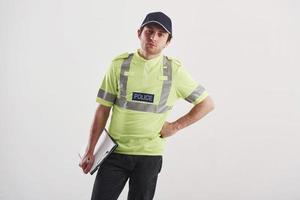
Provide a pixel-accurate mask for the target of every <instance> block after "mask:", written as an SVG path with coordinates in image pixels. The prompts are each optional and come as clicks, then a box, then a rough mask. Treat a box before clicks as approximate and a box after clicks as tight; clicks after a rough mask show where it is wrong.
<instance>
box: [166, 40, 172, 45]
mask: <svg viewBox="0 0 300 200" xmlns="http://www.w3.org/2000/svg"><path fill="white" fill-rule="evenodd" d="M171 40H172V39H171ZM171 40H169V41H167V42H166V45H165V47H167V46H168V45H169V44H170V42H171Z"/></svg>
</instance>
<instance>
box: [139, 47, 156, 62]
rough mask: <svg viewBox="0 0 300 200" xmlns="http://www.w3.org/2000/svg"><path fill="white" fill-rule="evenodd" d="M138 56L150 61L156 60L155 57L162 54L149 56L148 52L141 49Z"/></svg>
mask: <svg viewBox="0 0 300 200" xmlns="http://www.w3.org/2000/svg"><path fill="white" fill-rule="evenodd" d="M138 54H139V55H140V56H141V57H142V58H144V59H146V60H150V59H152V58H155V57H157V56H159V55H160V53H158V54H148V53H147V52H145V51H143V50H142V49H139V50H138Z"/></svg>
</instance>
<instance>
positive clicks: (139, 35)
mask: <svg viewBox="0 0 300 200" xmlns="http://www.w3.org/2000/svg"><path fill="white" fill-rule="evenodd" d="M141 34H142V31H141V29H138V30H137V35H138V38H139V39H141Z"/></svg>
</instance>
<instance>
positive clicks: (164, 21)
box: [141, 12, 172, 35]
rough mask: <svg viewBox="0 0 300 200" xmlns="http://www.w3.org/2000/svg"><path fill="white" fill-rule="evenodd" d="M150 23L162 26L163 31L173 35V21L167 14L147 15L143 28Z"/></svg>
mask: <svg viewBox="0 0 300 200" xmlns="http://www.w3.org/2000/svg"><path fill="white" fill-rule="evenodd" d="M150 23H155V24H158V25H160V26H161V27H162V28H163V29H165V31H167V32H168V33H169V34H170V35H172V21H171V19H170V17H168V16H167V15H166V14H164V13H162V12H152V13H149V14H147V16H146V18H145V19H144V21H143V23H142V25H141V28H142V27H144V26H146V25H147V24H150Z"/></svg>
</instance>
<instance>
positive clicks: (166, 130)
mask: <svg viewBox="0 0 300 200" xmlns="http://www.w3.org/2000/svg"><path fill="white" fill-rule="evenodd" d="M177 131H178V129H177V127H176V126H175V123H170V122H165V123H164V125H163V127H162V129H161V131H160V135H161V137H162V138H166V137H170V136H172V135H174V134H175V133H176V132H177Z"/></svg>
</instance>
